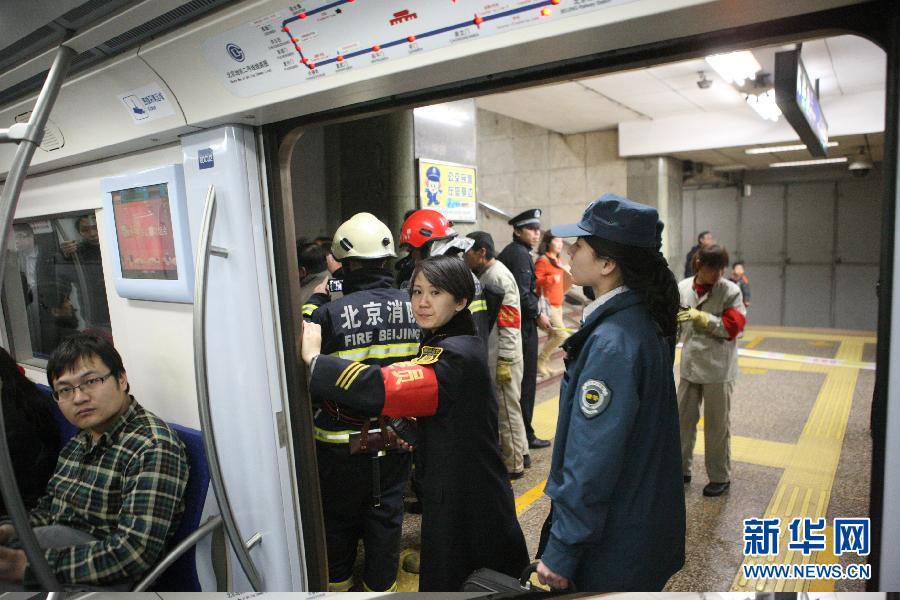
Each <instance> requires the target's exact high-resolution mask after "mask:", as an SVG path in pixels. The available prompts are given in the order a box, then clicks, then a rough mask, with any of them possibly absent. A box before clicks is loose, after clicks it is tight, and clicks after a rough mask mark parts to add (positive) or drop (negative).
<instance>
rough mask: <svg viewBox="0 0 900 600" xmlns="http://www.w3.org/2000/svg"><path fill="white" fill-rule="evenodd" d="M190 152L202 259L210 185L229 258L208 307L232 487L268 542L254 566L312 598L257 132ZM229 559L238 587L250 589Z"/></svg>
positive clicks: (210, 364) (191, 198)
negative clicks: (284, 432)
mask: <svg viewBox="0 0 900 600" xmlns="http://www.w3.org/2000/svg"><path fill="white" fill-rule="evenodd" d="M182 150H183V164H184V175H185V187H186V191H187V197H188V204H189V209H188V212H189V215H190V221H191V238H192V243H193V244H194V254H195V256H196V255H197V241H198V238H199V235H200V225H201V222H202V219H203V211H204V203H205V199H206V197H207V190H208V188H209V186H210V185H213V186H214V187H215V194H216V204H217V213H216V218H215V224H214V227H213V229H212V233H211V244H212V245H213V246H215V247H219V248H222V249H225V250H227V253H228V254H227V257H222V256H216V255H213V256H210V259H209V267H208V272H209V277H208V280H209V283H208V286H207V294H208V295H207V302H206V306H207V309H206V312H207V319H206V322H207V325H206V349H207V350H206V361H207V372H208V380H209V399H210V416H211V419H212V423H213V430H214V431H215V437H216V440H217V443H218V450H219V461H220V464H221V467H222V471H223V476H224V487H225V489H226V491H227V494H228V497H229V499H230V503H231V506H232V508H233V510H234V513H235V521H236V523H237V526H238V529H239V530H240V533H241V535H242V536H243V537H244V538H245V541H246V540H249V539H252V538H254V536H257V535H258V536H261V538H260V541H259V543H257V544H255V545H254V546H253V547H252V549H251V550H250V558H251V560H252V563H253V565H254V566H255V568H256V570H257V571H258V573H259V575H260V578H261V580H262V588H263V589H264V590H276V591H284V590H303V589H305V588H306V586H305V569H304V566H303V553H302V552H300V545H301V541H300V534H299V530H300V529H299V519H298V516H297V515H298V513H297V502H296V499H295V493H294V489H293V484H292V481H293V479H292V476H291V460H290V456H289V453H288V450H287V448H286V447H284V446H281V445H280V444H279V420H280V419H279V417H280V415H282V414H283V411H284V406H283V404H282V400H283V397H282V394H281V391H280V390H281V373H280V368H279V366H278V365H279V364H280V362H281V359H280V357H279V351H278V348H279V347H280V343H279V340H278V332H277V326H276V321H275V314H276V313H275V310H274V302H275V299H274V295H273V293H272V287H271V280H272V278H271V277H270V260H269V252H268V239H267V236H266V235H265V230H266V228H265V222H266V215H265V214H264V209H263V201H262V199H261V185H260V173H259V163H258V160H257V154H256V143H255V139H254V135H253V130H252V129H250V128H248V127H245V126H222V127H218V128H215V129H210V130H205V131H202V132H199V133H195V134H191V135H187V136H185V137H183V138H182ZM200 259H201V258H200V257H198V258H197V260H200ZM200 284H201V283H200V282H197V285H200ZM287 426H288V425H287V419H284V420H283V425H282V427H287ZM282 439H283V438H282ZM229 553H230V559H231V564H232V567H233V568H232V569H231V572H232V581H231V582H230V583H229V589H230V590H232V591H236V592H241V591H249V590H250V584H249V582H248V581H247V579H246V578H245V577H244V574H243V572H242V570H241V568H240V567H239V565H238V562H237V561H236V560H235V556H234V555H233V551H232V550H231V548H230V547H229Z"/></svg>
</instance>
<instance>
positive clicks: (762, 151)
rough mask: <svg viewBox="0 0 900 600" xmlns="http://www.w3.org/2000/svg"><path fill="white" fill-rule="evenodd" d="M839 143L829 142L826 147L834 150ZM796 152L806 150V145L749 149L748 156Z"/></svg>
mask: <svg viewBox="0 0 900 600" xmlns="http://www.w3.org/2000/svg"><path fill="white" fill-rule="evenodd" d="M837 145H839V144H838V143H837V142H828V143H827V144H826V146H828V147H829V148H834V147H835V146H837ZM794 150H806V144H789V145H787V146H767V147H765V148H747V149H746V150H744V152H745V153H746V154H770V153H772V152H793V151H794Z"/></svg>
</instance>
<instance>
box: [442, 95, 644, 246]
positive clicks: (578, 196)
mask: <svg viewBox="0 0 900 600" xmlns="http://www.w3.org/2000/svg"><path fill="white" fill-rule="evenodd" d="M476 144H477V160H478V163H477V164H478V197H479V200H482V201H484V202H487V203H489V204H491V205H493V206H496V207H497V208H500V209H502V210H503V211H505V212H507V213H509V214H510V215H516V214H518V213H520V212H521V211H523V210H526V209H529V208H541V209H543V210H544V218H543V220H542V221H543V226H544V228H545V229H546V228H547V227H549V226H552V225H559V224H563V223H575V222H577V221H578V220H579V219H580V218H581V213H582V212H583V211H584V208H585V206H587V204H588V203H589V202H590V201H591V200H594V199H596V198H598V197H599V196H601V195H603V194H604V193H606V192H613V193H617V194H622V195H625V194H626V192H627V179H628V176H627V165H626V161H625V160H624V159H621V158H619V155H618V133H617V132H616V131H615V130H608V131H592V132H589V133H577V134H570V135H564V134H560V133H556V132H554V131H550V130H548V129H544V128H542V127H538V126H536V125H531V124H530V123H525V122H523V121H519V120H517V119H513V118H510V117H506V116H504V115H500V114H497V113H494V112H490V111H486V110H483V109H478V111H477V142H476ZM478 218H479V223H478V224H477V225H478V228H480V229H483V230H485V231H488V232H489V233H491V235H493V236H494V242H495V244H496V245H497V250H498V251H499V250H501V249H502V248H503V247H504V246H506V244H507V243H508V242H509V241H510V239H511V237H512V231H511V229H510V227H509V225H507V224H506V220H507V219H506V218H504V217H502V216H499V215H496V214H495V213H492V212H490V211H487V210H485V209H483V208H482V209H480V210H479V214H478ZM459 229H460V230H461V231H465V232H467V231H471V230H472V229H473V228H472V227H463V226H460V227H459Z"/></svg>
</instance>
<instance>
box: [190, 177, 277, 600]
mask: <svg viewBox="0 0 900 600" xmlns="http://www.w3.org/2000/svg"><path fill="white" fill-rule="evenodd" d="M215 221H216V189H215V187H214V186H209V192H207V194H206V209H205V210H204V213H203V224H202V225H201V226H200V241H199V242H198V244H197V266H196V271H195V275H194V375H195V377H196V380H197V405H198V408H199V409H200V428H201V432H202V434H203V446H204V448H205V449H206V460H207V462H208V463H209V479H210V483H211V484H212V488H213V493H215V495H216V500H217V501H218V503H219V510H220V511H221V513H222V521H223V524H224V526H225V533H226V535H227V536H228V539H229V541H230V542H231V547H232V548H233V549H234V553H235V555H236V556H237V559H238V562H239V563H240V565H241V568H242V569H243V570H244V574H245V575H247V579H248V580H249V581H250V585H251V586H252V587H253V591H255V592H261V591H263V590H262V580H261V579H260V576H259V573H258V572H257V571H256V567H255V566H254V565H253V560H252V559H251V558H250V552H249V551H248V550H247V547H246V546H245V544H244V538H243V537H242V536H241V532H240V530H239V529H238V525H237V521H235V518H234V511H233V510H232V509H231V502H230V501H229V499H228V492H227V490H226V489H225V482H224V479H223V477H222V468H221V466H220V465H219V452H218V450H217V447H216V436H215V433H214V432H213V425H212V415H211V414H210V406H209V379H208V378H207V371H206V284H207V281H208V278H209V255H210V254H212V253H215V254H216V255H218V256H227V251H226V250H223V249H221V248H216V249H213V248H212V246H211V245H210V244H211V240H212V231H213V226H214V225H215Z"/></svg>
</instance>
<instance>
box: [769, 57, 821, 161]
mask: <svg viewBox="0 0 900 600" xmlns="http://www.w3.org/2000/svg"><path fill="white" fill-rule="evenodd" d="M775 103H776V104H778V108H780V109H781V112H782V113H783V114H784V116H785V118H786V119H787V121H788V123H790V124H791V127H793V128H794V131H796V132H797V135H799V136H800V139H801V140H802V141H803V143H804V144H806V147H807V148H808V149H809V153H810V154H812V155H813V156H827V155H828V122H827V121H826V120H825V115H824V114H823V113H822V106H821V105H820V104H819V94H818V92H817V91H816V88H815V87H814V86H813V84H812V82H811V81H810V80H809V75H807V74H806V68H805V67H804V66H803V61H802V60H800V50H788V51H786V52H778V53H776V54H775Z"/></svg>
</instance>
